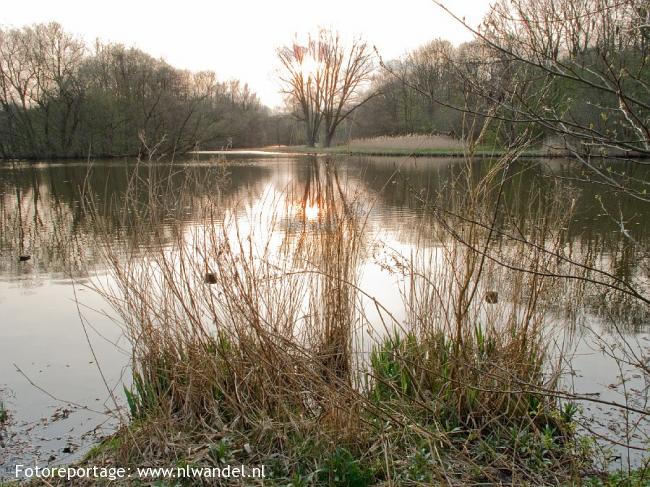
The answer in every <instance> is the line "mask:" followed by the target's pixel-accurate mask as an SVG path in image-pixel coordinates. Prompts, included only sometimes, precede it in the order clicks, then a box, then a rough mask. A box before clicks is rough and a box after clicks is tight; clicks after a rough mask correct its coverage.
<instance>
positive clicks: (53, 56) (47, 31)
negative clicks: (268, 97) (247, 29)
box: [0, 23, 291, 158]
mask: <svg viewBox="0 0 650 487" xmlns="http://www.w3.org/2000/svg"><path fill="white" fill-rule="evenodd" d="M290 131H291V126H290V123H289V122H288V121H287V120H286V119H284V118H283V117H279V116H273V115H272V114H271V113H270V112H269V110H268V108H266V107H265V106H263V105H262V104H261V103H260V101H259V99H258V98H257V96H256V95H255V93H253V92H252V91H251V90H250V89H249V87H248V85H246V84H243V83H241V82H239V81H226V82H224V81H219V80H218V79H217V76H216V74H215V73H214V72H211V71H201V72H191V71H187V70H181V69H176V68H174V67H172V66H170V65H169V64H168V63H166V62H165V61H163V60H160V59H155V58H153V57H152V56H150V55H148V54H146V53H144V52H142V51H140V50H138V49H134V48H128V47H125V46H123V45H120V44H103V43H100V42H97V43H96V44H95V45H94V46H93V47H92V48H89V47H88V46H86V45H85V44H84V42H82V41H81V40H79V39H78V38H76V37H74V36H73V35H71V34H69V33H67V32H65V31H64V30H63V29H62V27H61V26H60V25H59V24H56V23H50V24H38V25H33V26H28V27H23V28H12V29H0V156H1V157H3V158H16V157H20V158H35V157H87V156H89V155H91V156H125V155H138V154H146V153H148V152H151V151H152V150H153V148H154V147H155V149H156V151H157V153H159V154H164V153H167V154H170V153H174V152H175V153H179V152H185V151H187V150H190V149H194V148H199V149H219V148H221V147H246V146H261V145H266V144H269V143H287V140H286V137H288V136H289V135H290ZM288 134H289V135H288Z"/></svg>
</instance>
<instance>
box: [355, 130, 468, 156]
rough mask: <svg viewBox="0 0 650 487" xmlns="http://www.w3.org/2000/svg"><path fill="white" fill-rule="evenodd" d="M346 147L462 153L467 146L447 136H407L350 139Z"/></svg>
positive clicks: (461, 141) (459, 140)
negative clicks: (453, 151) (438, 150)
mask: <svg viewBox="0 0 650 487" xmlns="http://www.w3.org/2000/svg"><path fill="white" fill-rule="evenodd" d="M346 147H349V148H350V149H408V150H418V149H428V150H437V149H440V150H456V151H460V152H463V151H464V150H465V149H466V147H467V145H466V144H465V143H464V141H463V140H461V139H456V138H453V137H450V136H448V135H425V134H407V135H393V136H388V135H385V136H380V137H369V138H361V139H352V140H350V141H349V142H348V143H347V144H346Z"/></svg>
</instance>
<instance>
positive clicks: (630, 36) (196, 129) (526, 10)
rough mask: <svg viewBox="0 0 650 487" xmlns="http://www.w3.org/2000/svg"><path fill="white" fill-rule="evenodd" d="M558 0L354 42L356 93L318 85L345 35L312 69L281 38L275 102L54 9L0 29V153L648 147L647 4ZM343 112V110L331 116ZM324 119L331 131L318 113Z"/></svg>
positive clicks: (323, 47) (301, 50) (500, 6)
mask: <svg viewBox="0 0 650 487" xmlns="http://www.w3.org/2000/svg"><path fill="white" fill-rule="evenodd" d="M642 3H643V2H642ZM562 5H564V7H563V8H564V9H565V10H557V9H555V4H554V3H553V2H548V1H546V0H538V1H535V2H517V1H514V0H510V1H506V0H502V1H500V2H496V3H495V5H494V6H493V7H492V9H491V11H490V13H489V14H488V15H487V16H486V17H485V19H484V21H483V23H482V26H481V28H480V29H479V30H478V31H472V32H474V36H475V39H474V40H473V41H471V42H467V43H464V44H461V45H459V46H454V45H453V44H451V43H450V42H448V41H445V40H440V39H434V40H432V41H431V42H429V43H428V44H426V45H424V46H422V47H420V48H418V49H416V50H414V51H412V52H410V53H407V54H406V55H404V56H402V57H401V58H400V59H396V60H385V61H384V60H381V59H380V58H379V57H378V56H375V53H374V52H373V53H372V54H367V50H364V49H365V47H364V49H360V48H359V46H365V44H359V45H358V46H357V47H358V48H359V49H357V51H356V54H357V58H359V57H360V56H361V55H363V56H368V58H366V57H363V62H362V63H360V64H359V66H360V67H362V68H363V70H364V71H363V75H361V76H359V77H358V80H359V82H358V83H357V84H353V85H351V86H352V87H351V88H349V89H350V90H354V91H355V92H356V93H355V96H350V93H351V92H348V93H347V94H346V96H342V95H341V94H340V93H333V94H332V95H331V96H330V97H329V98H327V99H325V98H324V97H323V95H322V93H323V91H322V89H321V88H322V86H324V87H327V86H328V84H327V83H326V81H327V80H328V79H329V78H328V77H327V76H326V75H327V73H328V71H327V70H326V69H325V68H327V63H324V62H323V59H326V60H330V59H334V60H338V61H339V62H338V63H332V64H331V65H330V67H331V66H341V62H340V60H341V59H343V57H342V56H343V53H344V49H343V47H342V46H341V47H340V50H339V44H338V43H337V42H338V37H337V36H336V35H331V36H329V37H328V36H324V37H323V36H321V37H319V38H318V39H317V41H314V42H316V43H315V44H314V45H315V46H318V48H317V49H311V50H312V51H314V52H313V53H311V55H312V56H313V57H314V58H315V59H318V61H320V62H319V63H318V65H319V66H321V67H320V68H318V69H321V70H322V71H313V72H310V70H307V69H305V68H306V66H307V64H308V63H307V60H306V56H307V55H308V54H310V52H311V51H310V47H309V46H301V45H298V44H293V45H290V46H285V47H284V48H279V49H278V54H279V57H280V59H281V60H282V59H284V61H285V68H286V67H288V68H289V70H291V69H293V77H291V76H289V77H288V83H285V86H288V88H285V92H284V93H285V95H286V97H285V101H286V103H285V107H284V110H283V111H282V113H274V112H273V111H271V110H270V109H269V108H268V107H265V106H264V105H263V104H262V103H261V102H260V100H259V99H258V97H257V96H256V94H255V93H253V92H252V91H251V90H250V88H249V87H248V85H247V84H245V83H243V82H240V81H236V80H229V81H224V80H220V79H219V78H218V77H217V74H215V73H214V72H211V71H201V72H191V71H187V70H181V69H177V68H174V67H172V66H170V65H169V64H167V63H166V62H165V61H164V60H160V59H155V58H153V57H152V56H150V55H148V54H146V53H144V52H142V51H140V50H138V49H134V48H128V47H125V46H123V45H120V44H103V43H100V42H97V43H96V44H95V45H94V46H92V47H89V46H87V45H85V44H84V42H82V41H81V40H79V39H78V38H76V37H75V36H74V35H72V34H70V33H67V32H65V31H64V30H63V28H62V27H61V26H60V25H59V24H56V23H50V24H38V25H33V26H27V27H22V28H12V29H4V30H3V29H0V157H3V158H37V157H43V158H47V157H87V156H89V155H90V156H94V157H99V156H133V155H142V154H147V153H150V152H151V151H152V149H153V148H154V147H155V149H156V152H157V153H159V154H171V153H182V152H186V151H188V150H192V149H220V148H226V147H228V148H238V147H262V146H267V145H300V144H304V143H308V144H310V145H314V144H315V143H318V141H319V140H320V142H321V143H324V145H329V144H330V143H333V144H337V143H338V144H340V143H344V142H346V141H347V140H349V139H350V138H361V137H373V136H380V135H403V134H440V133H442V134H446V135H449V136H452V137H455V138H463V139H465V140H480V141H481V143H484V144H494V145H496V146H500V147H510V146H514V145H516V144H517V141H518V140H530V141H532V143H534V144H539V143H541V142H542V141H546V140H548V139H551V138H555V139H561V140H562V142H561V144H560V145H564V146H568V147H569V149H570V150H571V151H572V152H573V151H574V150H575V151H576V152H577V153H585V152H596V151H600V152H603V153H604V152H608V153H609V154H636V155H643V156H645V157H647V156H648V154H650V143H649V142H648V140H649V134H650V128H649V125H650V123H649V120H650V106H649V105H648V102H647V99H648V98H647V97H648V93H650V67H649V66H650V64H648V59H649V57H648V53H649V52H650V9H648V8H647V7H646V6H645V5H641V4H638V2H637V0H626V1H625V2H621V3H620V4H616V5H614V6H611V8H608V9H599V8H597V7H598V5H597V4H595V3H594V2H593V1H591V0H590V1H585V2H584V4H582V3H581V4H580V5H581V6H580V9H578V10H576V9H577V7H576V6H575V5H573V4H572V3H571V2H568V3H566V4H564V3H563V4H562ZM554 9H555V10H554ZM614 13H615V14H616V15H614ZM459 21H460V20H459ZM468 28H469V27H468ZM323 39H325V41H323ZM327 39H334V40H335V41H336V42H334V41H331V40H329V41H328V40H327ZM332 42H334V43H333V44H332ZM328 43H329V44H328ZM313 47H314V46H312V48H313ZM351 52H354V46H353V48H352V51H351ZM323 53H325V54H328V53H329V54H330V55H329V56H325V55H324V54H323ZM334 54H335V55H334ZM294 63H298V64H297V65H294ZM323 65H325V68H323ZM366 69H367V71H365V70H366ZM344 71H345V69H344ZM331 73H339V71H338V69H336V70H331V71H330V74H331ZM285 74H286V73H285ZM285 80H286V77H285ZM319 82H320V83H322V86H321V85H319V84H318V83H319ZM310 83H312V84H311V85H310ZM310 86H311V90H312V91H311V92H310V91H309V87H310ZM297 87H301V90H302V92H301V93H296V91H297ZM314 87H316V88H314ZM346 89H347V88H346ZM298 91H299V90H298ZM292 92H293V95H294V96H291V95H292ZM312 92H313V93H312ZM296 94H302V97H301V96H296ZM319 97H321V98H322V99H320V98H319ZM314 100H316V101H314ZM307 102H309V103H310V105H307ZM337 103H338V105H337ZM355 104H356V105H355ZM343 112H347V113H348V115H349V116H347V115H346V116H345V117H342V116H338V114H340V113H343ZM333 114H334V115H336V117H335V116H334V115H333ZM337 117H338V118H337ZM329 118H331V119H332V120H329ZM321 119H322V120H323V125H324V126H325V128H324V129H323V128H322V127H321V128H319V125H318V123H315V121H316V122H320V121H321ZM314 120H315V121H314ZM337 120H339V121H341V123H340V125H338V122H337ZM308 122H309V123H311V127H312V128H313V130H312V131H311V132H312V133H311V135H310V130H309V123H308ZM328 122H332V123H328ZM305 126H307V130H306V131H305ZM328 127H329V128H328ZM308 139H311V140H308Z"/></svg>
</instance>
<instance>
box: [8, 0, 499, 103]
mask: <svg viewBox="0 0 650 487" xmlns="http://www.w3.org/2000/svg"><path fill="white" fill-rule="evenodd" d="M446 3H447V5H448V6H449V8H450V9H451V10H452V11H454V12H455V13H457V14H458V15H459V16H461V17H462V16H464V17H466V20H467V21H468V22H469V23H470V24H471V25H473V26H476V25H478V24H479V23H480V22H481V20H482V17H483V15H484V14H485V12H486V11H487V9H488V6H489V3H490V1H489V0H447V2H446ZM0 12H2V13H1V16H0V24H2V26H3V27H7V26H12V27H20V26H22V25H24V24H31V23H34V22H49V21H57V22H59V23H60V24H62V25H63V27H64V28H65V29H66V30H67V31H69V32H71V33H74V34H76V35H78V36H79V37H81V38H83V39H85V40H86V41H87V43H88V44H92V43H93V41H94V40H95V39H96V38H99V39H100V40H102V41H107V42H108V41H110V42H119V43H122V44H125V45H127V46H134V47H137V48H140V49H142V50H143V51H146V52H147V53H149V54H151V55H152V56H154V57H162V58H164V59H165V60H167V62H169V63H170V64H171V65H173V66H175V67H178V68H185V69H191V70H202V69H210V70H213V71H215V72H216V73H217V76H218V77H219V79H221V80H227V79H230V78H237V79H240V80H242V81H245V82H247V83H248V84H249V85H250V86H251V87H252V89H253V90H254V91H255V92H257V94H258V95H259V97H260V99H261V100H262V102H264V103H266V104H267V105H269V106H271V107H273V106H276V105H279V104H280V101H281V97H280V95H279V94H278V84H277V81H276V76H275V73H276V70H277V60H276V55H275V48H276V47H277V46H280V45H283V44H285V43H288V42H290V41H291V39H292V38H293V35H294V34H296V33H297V34H299V35H305V34H306V33H307V32H313V31H315V30H317V28H318V27H326V28H331V29H334V30H338V31H339V32H341V34H342V35H343V36H348V37H350V36H354V35H362V36H363V37H364V38H365V39H366V40H367V41H368V43H369V44H371V45H374V46H376V47H377V48H378V49H379V52H380V54H381V55H382V57H383V58H384V59H385V60H388V59H392V58H395V57H398V56H400V55H402V54H404V53H405V52H407V51H408V50H411V49H413V48H416V47H418V46H420V45H422V44H424V43H425V42H427V41H429V40H431V39H433V38H436V37H441V38H444V39H448V40H450V41H452V42H454V43H456V44H457V43H460V42H463V41H466V40H469V39H470V38H471V36H470V35H469V34H468V32H467V31H466V30H465V29H463V28H462V27H461V26H460V25H459V24H458V23H457V22H456V21H454V20H453V19H451V18H450V17H449V16H448V15H447V14H446V13H444V12H442V11H441V10H440V8H439V7H437V6H436V5H434V4H433V2H431V1H430V0H400V1H388V0H321V1H313V0H266V1H261V0H227V1H221V0H212V1H201V0H184V1H182V2H179V1H168V0H158V1H152V0H111V1H106V0H102V1H96V0H95V1H90V0H58V1H54V0H30V1H24V2H23V1H10V0H5V1H3V5H2V7H0Z"/></svg>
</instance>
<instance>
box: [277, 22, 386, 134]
mask: <svg viewBox="0 0 650 487" xmlns="http://www.w3.org/2000/svg"><path fill="white" fill-rule="evenodd" d="M277 52H278V57H279V59H280V62H281V64H282V66H283V70H284V72H283V74H282V75H281V77H280V79H281V82H282V84H283V85H284V88H283V91H284V93H285V95H287V97H288V99H289V101H290V102H291V103H292V104H293V105H294V106H295V107H296V109H297V112H298V113H299V116H300V118H301V120H302V121H303V122H304V123H305V129H306V138H307V144H308V145H309V146H310V147H313V146H314V145H315V144H316V141H317V139H318V135H319V131H320V129H321V125H322V127H323V131H324V144H325V146H326V147H327V146H329V145H330V144H331V143H332V140H333V138H334V135H335V134H336V129H337V128H338V126H339V125H340V124H341V122H343V120H345V119H346V118H347V117H348V116H350V114H352V112H354V110H356V109H357V108H358V107H359V106H361V105H363V104H364V103H365V102H366V101H368V100H369V99H370V98H372V96H373V93H370V94H368V93H365V94H363V95H362V94H361V92H362V88H363V87H364V86H365V84H366V83H367V82H369V81H370V76H371V74H372V70H373V66H374V63H373V52H372V49H370V48H369V46H368V45H367V44H366V43H365V42H363V41H362V40H361V39H355V40H354V41H352V43H351V44H350V46H349V47H348V48H346V47H345V46H344V45H343V43H342V41H341V37H340V35H339V34H338V33H333V32H331V31H327V30H320V31H319V33H318V35H317V36H316V37H315V38H312V37H311V36H310V37H309V39H308V40H307V43H306V45H301V44H300V43H299V42H298V41H297V40H294V42H293V43H292V45H290V46H284V47H281V48H279V49H278V51H277Z"/></svg>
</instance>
